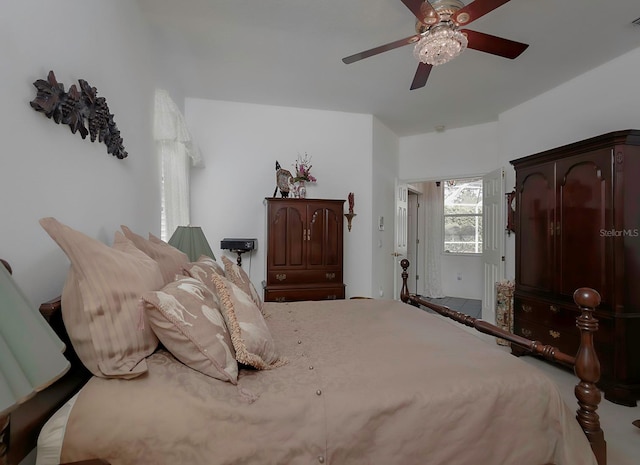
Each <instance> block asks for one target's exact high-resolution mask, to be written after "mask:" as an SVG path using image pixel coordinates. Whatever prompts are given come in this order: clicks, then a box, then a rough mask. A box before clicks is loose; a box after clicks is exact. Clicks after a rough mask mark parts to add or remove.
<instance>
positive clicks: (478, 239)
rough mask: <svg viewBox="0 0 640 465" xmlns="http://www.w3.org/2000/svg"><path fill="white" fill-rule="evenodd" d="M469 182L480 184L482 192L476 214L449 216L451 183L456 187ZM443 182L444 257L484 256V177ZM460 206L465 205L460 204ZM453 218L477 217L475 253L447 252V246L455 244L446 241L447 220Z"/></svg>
mask: <svg viewBox="0 0 640 465" xmlns="http://www.w3.org/2000/svg"><path fill="white" fill-rule="evenodd" d="M469 181H477V182H478V183H479V186H478V189H479V190H480V192H479V198H480V202H478V203H476V204H475V209H476V213H460V214H447V213H446V210H447V208H446V207H447V203H446V202H447V195H446V191H447V185H448V184H449V183H455V184H456V185H460V184H461V183H468V182H469ZM442 182H443V186H442V189H443V195H442V212H443V215H442V253H443V254H444V255H457V256H462V257H468V256H477V255H482V240H483V238H482V236H481V233H480V232H479V230H480V228H481V227H482V215H483V213H482V177H477V176H474V177H469V178H456V179H450V180H448V181H442ZM458 205H464V204H458ZM468 206H470V205H468ZM452 217H457V218H460V217H475V218H476V221H475V233H476V234H475V241H474V242H473V243H474V244H475V251H474V252H451V251H449V250H447V244H451V243H453V242H452V241H447V240H446V234H445V225H446V222H447V221H446V220H447V218H452ZM461 243H469V242H468V241H467V242H461Z"/></svg>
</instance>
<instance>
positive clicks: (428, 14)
mask: <svg viewBox="0 0 640 465" xmlns="http://www.w3.org/2000/svg"><path fill="white" fill-rule="evenodd" d="M402 3H404V4H405V6H406V7H407V8H409V9H410V10H411V12H412V13H413V14H414V15H415V17H416V18H418V19H419V20H420V21H421V22H422V23H424V24H435V23H437V22H438V21H439V20H440V15H439V14H438V12H437V11H436V10H434V9H433V6H431V3H429V2H428V1H427V0H402Z"/></svg>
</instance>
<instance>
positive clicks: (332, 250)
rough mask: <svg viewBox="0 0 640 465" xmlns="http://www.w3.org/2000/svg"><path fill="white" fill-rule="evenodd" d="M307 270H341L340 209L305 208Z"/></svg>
mask: <svg viewBox="0 0 640 465" xmlns="http://www.w3.org/2000/svg"><path fill="white" fill-rule="evenodd" d="M307 218H308V219H309V220H308V228H309V233H308V241H307V264H308V268H309V269H315V268H322V269H327V270H330V269H332V268H336V269H342V240H341V236H342V233H343V232H342V229H343V226H342V209H341V208H340V209H337V208H336V207H335V206H331V205H329V206H327V205H309V206H308V207H307Z"/></svg>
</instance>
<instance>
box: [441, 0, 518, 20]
mask: <svg viewBox="0 0 640 465" xmlns="http://www.w3.org/2000/svg"><path fill="white" fill-rule="evenodd" d="M508 1H509V0H475V1H474V2H472V3H469V4H468V5H467V6H465V7H463V8H460V9H459V10H458V11H456V12H455V13H454V15H453V20H454V21H455V22H457V23H458V24H469V23H470V22H471V21H475V20H476V19H478V18H480V17H482V16H484V15H486V14H487V13H489V12H491V11H493V10H495V9H496V8H498V7H499V6H501V5H504V4H505V3H507V2H508Z"/></svg>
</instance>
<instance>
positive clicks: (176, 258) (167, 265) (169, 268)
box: [120, 225, 189, 284]
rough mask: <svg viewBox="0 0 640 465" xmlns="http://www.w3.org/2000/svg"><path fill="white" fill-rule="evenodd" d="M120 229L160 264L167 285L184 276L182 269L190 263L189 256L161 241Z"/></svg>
mask: <svg viewBox="0 0 640 465" xmlns="http://www.w3.org/2000/svg"><path fill="white" fill-rule="evenodd" d="M120 228H122V232H123V233H124V235H125V237H126V238H127V239H129V240H130V241H132V242H133V243H134V244H135V246H136V247H137V248H138V249H140V250H142V251H143V252H144V253H146V254H147V255H148V256H149V257H151V258H153V259H154V260H155V261H156V262H158V265H160V272H161V273H162V277H163V278H164V283H165V284H169V283H170V282H172V281H173V280H174V279H176V275H180V274H182V267H183V266H184V265H186V264H187V263H189V257H188V256H187V254H186V253H184V252H182V251H180V250H178V249H176V248H175V247H173V246H172V245H169V244H167V243H166V242H164V241H160V242H161V243H160V242H154V241H152V240H149V239H147V238H145V237H142V236H140V235H138V234H136V233H134V232H133V231H131V230H130V229H129V228H127V227H126V226H124V225H122V226H120ZM154 237H155V236H154ZM156 239H157V238H156ZM158 240H159V239H158Z"/></svg>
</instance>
